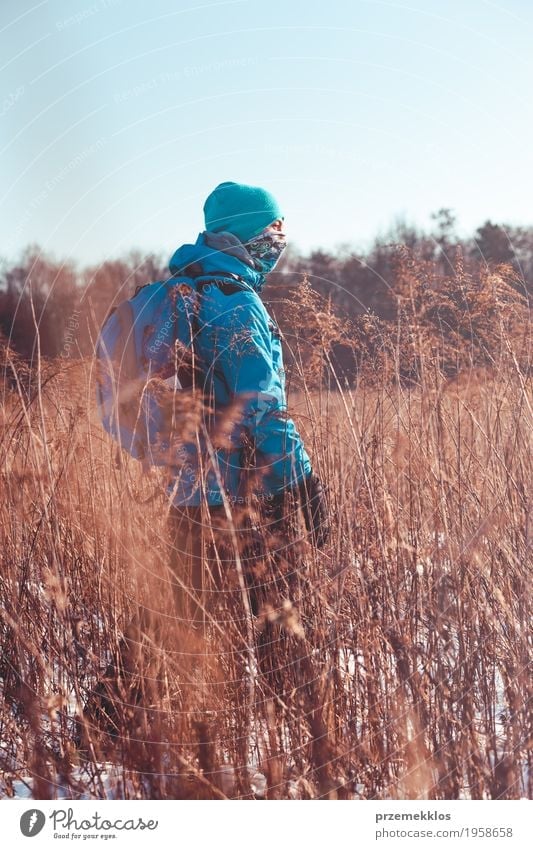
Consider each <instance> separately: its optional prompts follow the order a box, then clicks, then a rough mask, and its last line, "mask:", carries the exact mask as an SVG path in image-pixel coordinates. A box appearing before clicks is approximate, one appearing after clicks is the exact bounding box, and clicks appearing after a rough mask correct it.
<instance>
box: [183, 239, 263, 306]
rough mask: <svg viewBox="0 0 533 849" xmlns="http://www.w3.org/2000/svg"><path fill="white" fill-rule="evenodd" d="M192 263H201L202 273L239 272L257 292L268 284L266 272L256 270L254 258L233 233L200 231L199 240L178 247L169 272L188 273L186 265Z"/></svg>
mask: <svg viewBox="0 0 533 849" xmlns="http://www.w3.org/2000/svg"><path fill="white" fill-rule="evenodd" d="M192 263H197V264H198V265H199V266H200V267H201V269H202V274H214V273H217V272H221V271H225V272H227V273H229V274H236V275H238V277H240V278H241V279H242V280H243V281H244V282H245V283H246V284H247V285H248V286H250V287H251V288H252V289H254V290H255V291H256V292H260V291H261V289H262V288H263V286H264V285H265V275H264V274H262V273H261V272H260V271H257V270H256V268H255V261H254V259H253V258H252V257H251V256H250V254H249V253H248V251H247V250H246V248H245V247H244V245H243V244H242V242H241V241H240V239H238V238H237V236H234V235H233V233H228V232H226V231H224V232H222V233H211V232H209V231H208V230H206V231H204V232H203V233H200V234H199V236H198V238H197V240H196V244H194V245H182V246H181V247H180V248H178V249H177V251H175V253H174V254H173V255H172V257H171V260H170V262H169V269H170V273H171V274H186V272H185V269H186V267H187V266H188V265H191V264H192Z"/></svg>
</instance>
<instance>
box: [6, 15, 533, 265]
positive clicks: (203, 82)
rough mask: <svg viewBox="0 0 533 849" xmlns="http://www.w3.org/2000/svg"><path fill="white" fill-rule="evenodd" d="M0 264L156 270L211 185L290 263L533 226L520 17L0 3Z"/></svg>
mask: <svg viewBox="0 0 533 849" xmlns="http://www.w3.org/2000/svg"><path fill="white" fill-rule="evenodd" d="M0 9H1V11H0V57H1V59H0V65H1V66H3V68H2V75H1V78H0V79H1V89H0V94H1V96H0V122H1V136H0V174H1V183H0V194H1V202H0V216H1V219H0V225H1V232H2V240H1V242H0V255H2V256H7V257H8V258H10V259H11V258H14V257H15V256H16V255H17V254H18V252H19V250H20V249H21V248H22V247H23V246H24V245H26V244H28V243H29V242H35V241H36V242H38V243H39V244H40V245H41V246H42V247H43V248H44V249H45V250H47V251H51V252H52V253H54V254H55V255H56V256H57V257H67V256H71V257H75V258H77V259H79V260H80V261H82V262H84V263H85V262H89V261H94V262H99V261H102V260H104V259H106V258H108V257H115V256H117V255H119V254H120V253H122V252H123V251H126V250H128V249H130V248H133V247H135V248H139V249H140V250H141V251H143V252H147V251H151V250H155V251H163V252H165V253H167V254H170V253H171V252H172V251H173V250H174V249H175V248H176V247H177V246H178V245H179V244H181V243H182V242H190V241H194V240H195V239H196V236H197V234H198V232H199V231H200V230H201V229H203V218H202V205H203V201H204V199H205V197H206V195H207V194H208V193H209V191H211V189H212V188H214V186H215V185H217V184H218V183H219V182H222V181H224V180H237V181H242V182H248V183H253V184H256V185H263V186H265V187H267V188H269V189H270V190H271V191H272V192H274V193H275V194H276V195H277V196H278V198H279V199H280V201H281V203H282V204H283V206H284V209H285V212H286V230H287V233H288V235H289V238H290V240H291V241H292V243H293V244H294V245H295V246H297V247H299V248H300V249H303V250H306V249H309V248H310V247H319V246H322V247H328V248H332V247H334V246H335V245H336V244H339V243H341V242H350V243H351V244H352V245H353V246H354V248H355V249H362V248H364V246H365V244H366V243H367V242H368V240H369V239H370V238H371V237H372V236H374V235H375V234H376V233H378V232H380V231H384V230H385V229H386V228H387V227H388V225H389V224H390V223H391V222H392V220H393V219H394V218H395V217H396V216H399V215H403V216H405V217H406V218H407V219H408V220H409V221H412V222H414V223H418V224H420V225H422V226H427V225H429V216H430V213H431V212H433V211H435V210H436V209H438V208H439V207H442V206H447V207H451V208H453V209H454V210H455V211H456V213H457V215H458V218H459V224H460V229H461V231H462V232H469V231H472V230H473V229H474V228H475V227H476V226H477V225H479V224H481V223H482V222H483V221H484V220H486V219H487V218H492V219H493V220H497V221H500V222H506V223H510V224H519V223H523V224H529V225H531V224H533V206H532V205H533V201H532V197H533V179H532V174H533V144H532V134H533V120H532V102H533V100H532V82H533V73H532V57H531V48H532V36H533V3H532V2H531V0H497V2H489V0H406V2H397V0H388V2H384V1H383V2H382V0H351V2H348V0H329V2H326V0H321V2H315V0H305V2H304V0H299V2H296V0H229V1H228V2H222V0H214V2H206V3H204V2H201V1H200V2H193V0H150V2H148V0H70V1H69V0H45V2H32V0H29V2H26V0H22V2H21V0H1V5H0Z"/></svg>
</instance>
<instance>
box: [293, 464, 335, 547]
mask: <svg viewBox="0 0 533 849" xmlns="http://www.w3.org/2000/svg"><path fill="white" fill-rule="evenodd" d="M297 489H298V494H299V497H300V504H301V507H302V512H303V514H304V519H305V526H306V528H307V530H308V531H309V533H310V534H311V536H312V539H313V543H314V544H315V545H316V547H317V548H323V547H324V545H325V544H326V543H327V541H328V539H329V534H330V525H329V510H328V504H327V501H326V494H325V491H324V487H323V485H322V481H321V480H320V478H319V477H318V475H315V474H313V473H312V472H311V474H310V475H308V477H306V478H303V480H301V481H299V483H298V485H297Z"/></svg>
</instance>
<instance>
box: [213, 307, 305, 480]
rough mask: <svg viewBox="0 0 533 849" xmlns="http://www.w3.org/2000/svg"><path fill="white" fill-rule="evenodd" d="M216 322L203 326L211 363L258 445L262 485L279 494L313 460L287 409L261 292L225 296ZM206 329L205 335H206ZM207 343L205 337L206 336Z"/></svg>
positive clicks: (303, 473)
mask: <svg viewBox="0 0 533 849" xmlns="http://www.w3.org/2000/svg"><path fill="white" fill-rule="evenodd" d="M224 301H225V303H224V306H225V307H227V308H226V309H224V310H223V311H222V312H221V313H220V314H219V315H218V316H217V318H216V319H215V320H214V322H213V323H212V326H210V327H207V326H204V331H205V332H206V334H207V339H208V341H209V344H210V347H211V357H213V356H214V358H215V360H214V362H213V366H214V369H215V371H216V372H218V373H219V374H220V376H221V377H222V379H223V381H224V383H225V384H226V386H227V388H228V390H229V392H230V394H231V398H230V400H231V401H232V402H235V401H237V402H239V404H240V409H241V411H240V414H239V427H238V430H239V431H240V430H241V429H242V428H246V430H247V431H248V434H249V436H250V437H251V439H252V441H253V444H254V445H255V449H256V469H257V470H258V472H259V473H260V475H261V476H262V489H263V491H265V492H266V493H267V494H275V493H278V492H281V491H282V490H283V489H285V488H287V487H290V486H293V485H294V484H296V483H297V482H298V481H300V480H301V479H302V478H304V477H307V476H308V475H309V474H310V473H311V461H310V459H309V456H308V454H307V452H306V450H305V447H304V444H303V441H302V439H301V437H300V434H299V433H298V431H297V429H296V426H295V424H294V422H293V420H292V419H291V418H290V417H289V415H288V412H287V403H286V397H285V389H284V381H283V379H282V377H281V375H280V373H279V371H278V368H279V367H281V366H282V363H281V362H279V363H278V368H276V367H275V365H274V362H273V351H272V337H271V333H270V329H269V327H268V324H267V318H266V313H265V310H264V307H263V306H262V304H261V303H258V296H257V295H256V294H254V293H248V292H242V293H240V292H239V293H236V294H233V295H231V297H225V298H224ZM204 331H202V335H204ZM204 344H205V340H204Z"/></svg>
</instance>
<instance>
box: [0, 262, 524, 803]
mask: <svg viewBox="0 0 533 849" xmlns="http://www.w3.org/2000/svg"><path fill="white" fill-rule="evenodd" d="M457 273H459V275H460V270H459V272H457ZM403 281H404V284H405V285H407V289H405V286H404V289H403V290H402V292H403V296H402V297H403V302H402V303H403V307H402V309H401V310H400V311H399V314H398V321H397V323H396V324H394V323H393V325H392V326H391V327H390V328H389V329H388V331H387V334H388V335H387V338H386V339H385V338H384V336H383V334H384V333H385V330H384V328H382V327H379V326H378V325H377V324H376V323H375V322H374V323H372V322H371V321H370V320H366V319H365V320H361V324H360V325H358V326H357V327H352V328H351V329H350V330H349V332H344V331H341V329H340V328H341V322H340V321H339V322H337V323H336V322H335V320H334V319H333V317H332V316H331V315H330V314H329V315H328V312H327V310H328V307H327V305H322V307H321V309H320V310H319V309H317V304H316V300H314V299H313V298H314V296H313V294H312V292H311V291H310V290H308V289H306V290H305V292H306V294H305V298H303V299H301V300H300V301H299V306H298V308H299V310H303V309H304V307H305V306H306V305H307V307H309V309H311V307H313V315H314V317H315V320H316V327H315V328H314V330H316V333H315V335H314V336H313V327H311V325H310V323H309V322H306V321H302V326H304V325H305V328H306V334H307V336H306V339H305V340H303V341H302V346H301V347H300V345H299V343H298V340H297V339H296V336H294V338H293V337H291V338H290V339H289V342H288V346H289V347H290V349H291V354H292V359H293V364H292V365H291V376H292V377H291V380H292V383H291V381H289V384H290V385H291V391H290V394H289V404H290V409H291V412H292V413H293V415H294V418H295V420H296V422H297V425H298V427H299V429H300V431H301V433H302V435H303V437H304V440H305V443H306V446H307V447H308V450H309V453H310V455H311V457H312V459H313V463H314V466H315V467H316V469H317V470H318V471H319V473H320V475H321V477H322V479H323V480H324V481H325V482H326V484H327V486H328V497H329V503H330V509H331V515H332V528H333V531H332V535H331V539H330V541H329V543H328V545H327V546H326V548H325V549H324V550H323V551H317V550H314V549H313V548H312V547H311V545H310V543H309V542H308V541H307V540H306V539H304V538H303V536H302V533H301V531H302V525H303V523H302V519H301V517H299V516H298V514H297V513H294V514H291V515H290V516H288V518H287V532H286V536H285V538H284V539H280V538H278V537H276V538H270V539H267V540H266V544H265V546H264V550H263V553H262V554H261V555H260V556H259V555H258V557H257V562H255V563H254V564H252V567H253V568H254V569H255V570H256V574H257V575H258V576H259V577H262V578H263V580H264V582H265V589H264V593H263V596H262V605H261V608H260V610H259V612H258V615H257V616H253V615H252V614H251V612H250V607H249V604H248V599H247V594H246V592H245V590H244V584H243V581H242V574H243V573H242V568H243V566H242V563H241V562H240V561H239V558H237V563H233V564H230V565H226V567H225V568H223V569H222V571H223V578H222V583H220V581H219V582H218V583H217V584H215V582H214V580H212V576H211V575H210V574H207V575H206V592H205V609H204V623H205V626H204V628H203V629H198V630H192V629H191V628H188V627H187V626H186V625H185V624H184V623H182V622H180V621H178V620H177V618H176V615H175V610H174V607H173V595H172V591H171V589H170V583H171V575H170V573H169V567H168V561H169V547H170V545H169V540H168V536H167V531H166V521H167V513H168V504H167V502H166V500H165V497H164V493H163V487H162V479H161V473H160V472H158V471H153V472H152V473H151V474H148V475H143V474H142V473H141V469H140V467H139V464H137V463H136V462H135V461H133V460H130V459H129V458H127V457H126V456H124V457H123V458H122V460H121V461H120V462H117V453H116V446H115V445H113V444H112V442H111V440H110V439H109V438H108V437H107V435H106V434H105V433H104V431H103V429H102V428H101V426H100V425H99V422H98V420H97V417H96V411H95V403H94V379H93V378H94V373H93V371H94V363H92V362H91V361H90V360H65V361H50V362H46V361H44V360H41V359H40V358H39V357H38V356H36V358H35V361H34V363H33V364H32V366H31V367H30V366H28V364H27V363H23V362H22V361H20V360H18V359H17V358H16V357H15V355H14V354H13V352H11V351H9V349H5V350H4V355H3V356H4V384H3V406H2V421H1V425H0V438H1V442H0V451H1V456H2V487H3V496H2V500H1V505H0V510H1V512H2V515H1V522H0V528H1V534H2V540H1V551H2V565H1V569H0V590H1V602H0V646H1V654H0V689H1V695H2V701H1V704H0V795H2V796H11V795H14V794H15V795H19V794H20V793H21V792H22V791H23V792H25V793H30V792H31V793H32V795H33V797H34V798H44V799H52V798H80V797H90V798H91V797H104V798H105V797H112V798H157V799H159V798H167V799H181V798H226V797H230V798H262V797H265V798H267V799H285V798H290V799H307V798H317V797H321V798H329V799H337V798H338V799H341V798H342V799H346V798H349V799H352V798H354V799H457V798H474V799H516V798H521V797H531V795H532V793H531V791H532V782H533V774H532V771H531V766H532V764H531V727H530V724H529V723H530V720H531V715H530V710H529V708H530V704H531V702H530V698H531V693H530V685H531V679H530V672H529V664H530V658H531V654H530V646H531V642H530V640H531V632H530V622H531V577H530V573H529V562H528V559H530V556H531V540H532V515H531V487H532V480H533V463H532V452H531V434H532V433H533V427H532V425H533V421H532V419H533V416H532V392H531V382H530V371H529V352H530V348H529V343H530V336H529V330H528V321H529V317H528V311H527V304H526V305H524V303H523V301H522V300H520V298H519V297H518V295H516V297H515V296H514V295H513V293H512V290H511V289H510V288H509V287H508V283H507V282H506V280H505V279H504V276H499V277H495V276H494V275H493V276H492V277H490V278H486V279H485V284H486V285H485V286H484V287H483V286H480V285H478V286H477V288H476V287H475V286H474V287H473V288H472V290H471V291H470V293H469V292H467V295H468V296H469V297H467V296H466V295H465V298H466V300H465V303H464V304H460V303H459V304H457V303H456V304H455V308H456V310H457V311H460V310H461V309H463V315H464V314H465V312H466V314H467V315H468V321H469V324H468V325H467V326H468V332H462V331H463V330H464V326H465V325H461V323H460V322H459V321H455V324H454V323H453V321H452V319H451V318H450V312H449V311H450V309H451V307H450V304H449V302H446V303H445V304H444V306H446V309H448V312H447V313H446V316H447V318H446V321H447V327H448V329H449V332H448V333H447V336H446V340H445V341H443V339H442V337H441V336H439V334H438V333H436V332H433V331H432V333H430V332H429V329H428V328H431V327H432V328H433V330H434V328H435V326H436V325H435V322H434V321H433V324H431V321H430V319H431V316H433V315H434V314H433V313H431V310H432V309H434V308H435V303H436V296H431V297H430V296H429V295H427V298H425V296H424V294H423V292H424V289H423V282H424V281H423V274H422V273H417V274H414V272H413V269H412V267H411V268H410V269H409V268H408V269H407V271H406V272H405V275H404V278H403ZM406 281H407V283H406ZM478 282H479V281H478ZM441 294H442V293H441ZM463 294H464V293H463ZM504 296H505V297H504ZM306 298H307V301H306ZM424 298H425V299H424ZM442 298H443V299H444V301H445V300H446V293H444V294H442ZM490 298H492V300H490ZM465 304H466V306H465ZM443 309H444V307H443ZM491 310H492V312H491ZM443 314H444V313H443V312H442V311H441V312H440V313H439V321H441V322H442V316H443ZM455 317H456V318H457V315H456V316H455ZM452 318H453V316H452ZM431 320H432V319H431ZM365 322H366V323H365ZM369 322H370V324H371V325H372V326H371V327H369ZM439 326H440V327H441V328H442V323H441V324H440V325H439ZM450 328H451V329H450ZM343 332H344V336H343V339H344V343H345V344H348V342H351V343H352V344H353V346H354V350H355V353H356V354H357V356H358V357H359V358H360V359H361V361H362V363H363V365H364V366H365V367H364V368H362V369H361V371H360V373H359V376H358V379H357V381H356V382H355V383H353V384H352V385H351V386H348V385H347V384H346V382H345V381H343V380H341V379H340V378H338V377H337V376H336V373H335V369H334V367H333V366H332V361H331V357H330V351H331V343H332V340H333V339H334V337H338V336H339V334H340V335H341V336H342V333H343ZM310 334H311V335H310ZM432 334H433V335H432ZM458 339H460V340H461V344H459V342H458ZM376 340H377V341H376ZM489 343H490V346H489ZM306 346H307V348H306ZM474 347H476V353H475V355H474V354H472V350H473V348H474ZM309 349H310V350H311V353H312V356H311V358H310V357H309V356H307V355H306V359H305V366H304V365H301V366H299V362H298V360H299V356H300V354H299V352H300V351H303V352H304V353H305V351H306V350H307V352H308V353H309ZM484 352H485V353H487V352H488V354H487V356H485V355H484ZM302 356H303V354H302ZM313 357H314V359H313ZM450 363H452V364H455V365H456V366H457V367H456V368H455V369H452V368H450ZM324 375H326V377H327V379H324ZM206 522H207V520H206ZM239 545H240V543H239ZM238 550H239V549H238ZM240 550H241V552H242V548H241V549H240ZM274 578H275V580H274ZM125 647H126V648H125ZM113 668H114V670H115V671H114V673H113V674H111V672H110V670H111V669H113ZM21 788H22V790H21Z"/></svg>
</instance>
